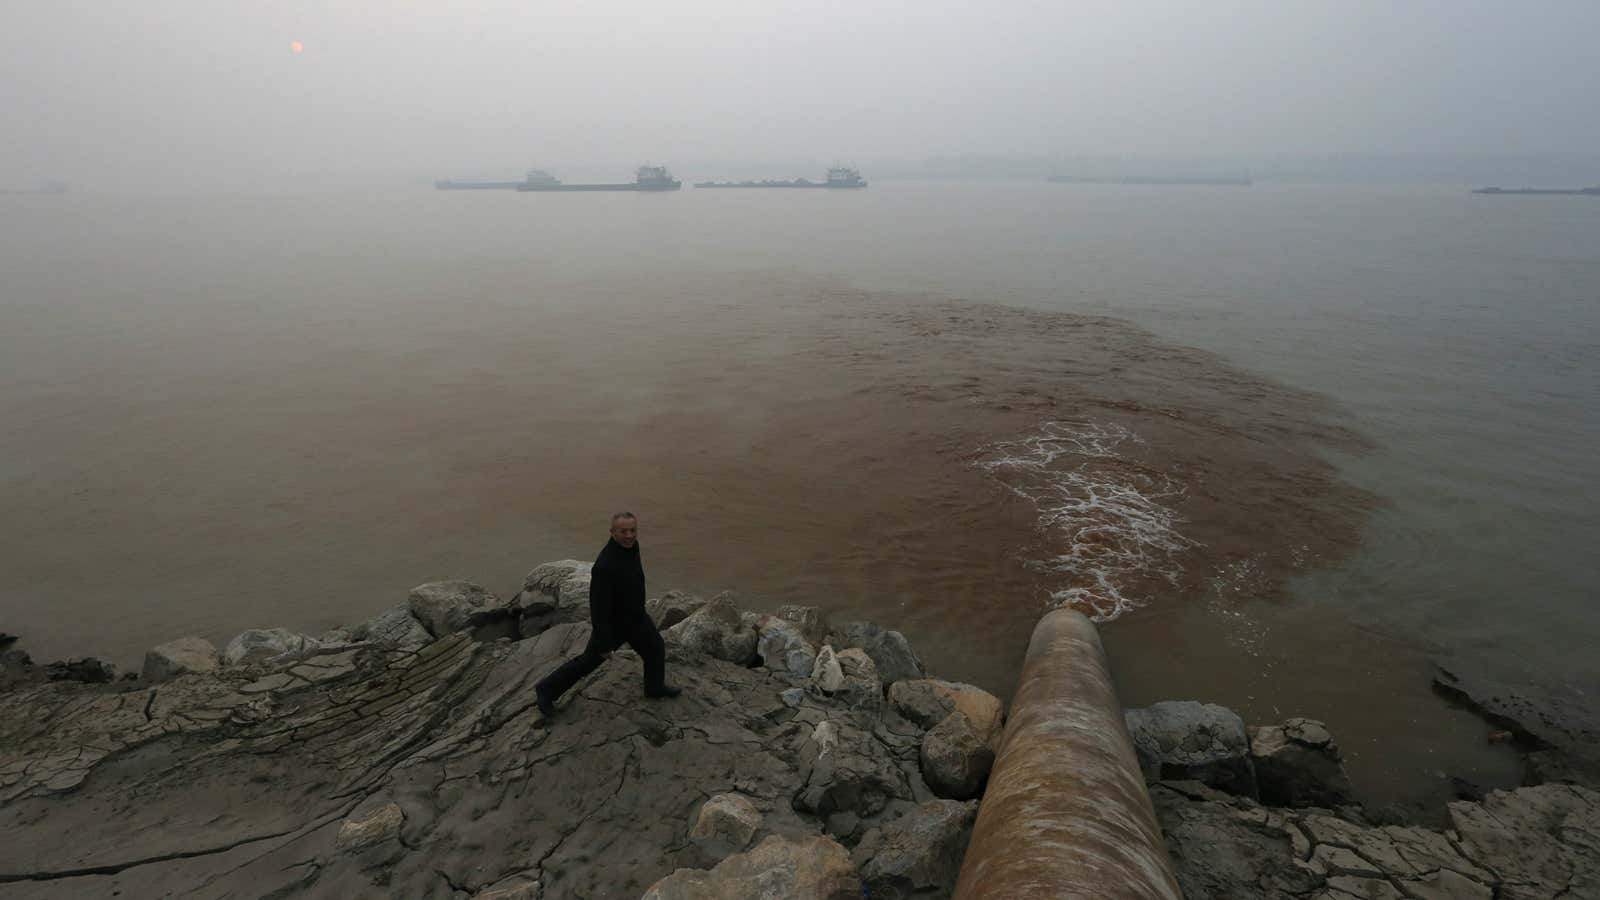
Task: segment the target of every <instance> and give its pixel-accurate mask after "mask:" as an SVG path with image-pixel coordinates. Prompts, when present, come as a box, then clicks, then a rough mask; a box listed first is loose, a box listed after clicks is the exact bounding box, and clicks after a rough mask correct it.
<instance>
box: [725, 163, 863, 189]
mask: <svg viewBox="0 0 1600 900" xmlns="http://www.w3.org/2000/svg"><path fill="white" fill-rule="evenodd" d="M866 186H867V183H866V181H864V180H862V178H861V172H860V171H858V170H856V169H851V168H846V167H844V166H835V167H833V168H831V169H829V170H828V180H826V181H811V180H809V179H805V178H796V179H794V180H793V181H777V180H773V179H767V180H764V181H701V182H698V183H696V184H695V187H697V188H834V189H839V188H864V187H866Z"/></svg>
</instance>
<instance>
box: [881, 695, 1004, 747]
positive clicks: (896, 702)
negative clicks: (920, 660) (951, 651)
mask: <svg viewBox="0 0 1600 900" xmlns="http://www.w3.org/2000/svg"><path fill="white" fill-rule="evenodd" d="M889 703H890V704H891V705H892V706H893V707H894V708H895V711H896V712H898V713H900V715H902V716H904V717H905V718H907V719H910V720H911V721H912V722H915V723H916V724H917V725H919V726H921V727H923V728H932V727H933V726H935V725H937V724H939V723H940V722H942V721H944V719H945V717H946V716H948V715H950V714H951V713H953V712H958V711H959V712H961V713H963V714H965V715H966V717H967V719H968V720H969V721H971V723H972V727H973V729H974V730H976V731H977V732H978V733H979V734H981V735H983V736H984V740H985V741H986V742H987V743H988V744H989V745H990V746H992V747H994V748H996V749H998V748H999V746H1000V736H1001V733H1002V732H1003V731H1004V728H1005V718H1004V714H1005V706H1004V705H1003V704H1002V703H1001V702H1000V698H999V697H996V696H995V695H993V694H991V693H989V692H988V691H986V690H983V689H982V688H976V687H973V686H972V685H970V684H962V683H961V682H959V681H940V680H939V679H937V678H919V679H913V680H909V681H896V682H895V683H894V684H891V685H889Z"/></svg>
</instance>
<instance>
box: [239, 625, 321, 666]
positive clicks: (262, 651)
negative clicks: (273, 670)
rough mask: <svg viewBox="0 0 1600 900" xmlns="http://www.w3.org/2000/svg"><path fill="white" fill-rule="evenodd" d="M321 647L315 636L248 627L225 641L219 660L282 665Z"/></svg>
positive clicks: (241, 663) (260, 664)
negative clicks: (226, 644)
mask: <svg viewBox="0 0 1600 900" xmlns="http://www.w3.org/2000/svg"><path fill="white" fill-rule="evenodd" d="M321 646H322V644H321V642H320V641H318V640H317V639H316V638H314V637H311V636H310V635H305V634H298V633H296V632H293V631H290V630H289V629H287V628H251V629H249V630H248V631H243V632H240V633H239V634H238V635H237V636H236V637H234V639H233V640H231V641H229V642H228V646H227V647H225V648H223V651H222V661H223V663H224V664H226V665H230V666H283V665H288V664H289V663H292V662H295V661H296V660H300V659H304V658H305V657H307V656H310V655H311V654H313V653H315V652H317V649H318V648H319V647H321Z"/></svg>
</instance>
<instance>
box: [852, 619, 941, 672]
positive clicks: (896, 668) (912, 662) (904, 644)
mask: <svg viewBox="0 0 1600 900" xmlns="http://www.w3.org/2000/svg"><path fill="white" fill-rule="evenodd" d="M833 634H834V646H836V647H839V648H841V649H847V648H850V647H860V648H861V649H862V650H865V651H866V652H867V655H868V656H870V657H872V662H873V664H875V665H876V666H877V667H878V677H879V678H880V679H882V681H883V683H884V684H886V685H890V684H894V683H895V682H897V681H905V680H910V679H915V678H923V677H926V674H927V670H926V669H924V668H923V665H922V660H920V659H918V658H917V654H916V653H915V652H913V651H912V649H911V643H910V642H909V641H907V640H906V638H905V635H903V634H901V633H900V632H898V631H890V630H889V629H886V628H883V627H882V626H880V625H877V624H875V623H873V622H845V623H842V624H840V625H838V626H835V628H834V631H833Z"/></svg>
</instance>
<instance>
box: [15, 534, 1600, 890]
mask: <svg viewBox="0 0 1600 900" xmlns="http://www.w3.org/2000/svg"><path fill="white" fill-rule="evenodd" d="M587 568H588V566H587V564H586V563H583V562H581V561H576V560H563V561H559V562H555V563H547V564H544V565H541V566H538V567H536V568H534V569H533V570H532V571H531V572H529V573H528V575H527V576H526V577H525V578H524V580H523V585H522V589H521V590H520V591H519V592H518V593H517V594H516V595H515V596H514V597H512V598H510V599H508V600H503V599H501V598H498V597H496V596H494V595H493V594H490V593H488V592H486V591H484V590H483V589H482V588H479V587H477V586H475V585H471V584H468V583H465V582H440V583H434V584H429V585H423V586H420V587H418V588H416V589H414V590H413V591H412V592H411V593H410V595H409V596H408V597H407V600H406V603H405V604H403V605H400V606H396V607H394V608H392V609H389V610H386V611H384V612H382V613H380V614H379V615H377V616H375V617H373V618H371V619H369V620H367V621H365V622H361V623H357V624H355V625H352V626H349V627H346V628H341V629H335V630H333V631H330V632H328V633H325V634H322V635H318V636H310V635H298V634H294V633H292V632H288V631H286V630H283V629H266V630H252V631H247V632H245V633H243V634H241V635H239V636H238V637H237V638H235V639H234V640H233V641H231V642H229V643H228V644H227V645H226V646H225V647H224V648H222V649H221V650H220V651H219V650H218V649H217V648H215V647H214V646H212V645H210V644H208V643H207V642H205V641H201V640H198V639H179V640H177V641H173V642H171V643H169V644H164V645H162V646H161V647H158V648H155V649H153V650H152V651H151V652H150V653H149V654H148V655H147V657H146V659H145V665H144V667H143V670H142V672H141V673H140V674H139V675H138V676H137V677H133V678H117V677H116V676H115V673H114V672H113V671H109V670H107V669H106V668H105V667H103V666H99V665H95V664H93V663H86V662H83V661H78V663H77V664H76V665H65V666H60V667H48V666H35V665H32V663H31V661H28V660H26V658H25V656H24V655H22V654H20V653H18V652H17V651H15V650H12V651H7V657H6V665H5V669H6V671H5V675H4V679H5V681H4V685H3V688H4V690H3V693H0V747H3V748H4V749H3V750H0V835H3V837H4V843H5V845H6V847H7V848H8V852H7V854H6V862H5V866H4V871H0V897H30V898H35V897H37V898H52V897H82V896H100V895H106V896H109V895H113V894H115V895H117V896H121V897H130V898H136V897H157V896H167V895H171V894H178V895H183V896H201V897H227V896H252V897H256V896H267V897H276V898H287V897H300V896H305V897H320V896H328V897H359V896H407V897H439V898H446V897H448V898H452V900H453V898H467V897H472V898H479V900H511V898H539V897H545V898H559V897H596V896H605V897H638V896H643V897H651V898H657V900H668V898H678V897H723V896H726V897H744V896H750V889H751V885H752V884H753V883H754V879H756V878H758V877H760V878H764V879H769V880H770V879H771V878H774V877H776V878H780V879H786V880H785V881H784V882H783V886H782V887H781V888H780V890H781V891H782V892H784V895H785V896H791V897H828V898H840V900H843V898H846V897H848V898H851V900H854V898H857V897H860V896H862V889H863V886H865V887H866V888H867V889H869V890H870V891H871V896H872V897H874V898H881V897H895V896H913V895H914V896H918V897H922V896H928V897H938V896H948V895H949V892H950V890H951V889H952V887H953V885H954V881H955V876H956V873H957V871H958V870H959V867H960V864H961V855H962V851H963V849H964V847H965V845H966V840H967V834H968V832H969V830H970V827H971V824H972V821H973V818H974V816H975V814H976V811H977V806H978V803H977V801H978V799H979V798H980V797H981V792H982V788H983V785H984V780H985V778H986V777H987V774H988V767H989V765H990V764H991V763H992V761H993V758H994V753H995V751H996V749H997V748H998V746H999V744H1000V741H1001V740H1002V738H1003V722H1004V713H1003V705H1002V703H1001V701H1000V700H999V699H998V698H996V697H994V696H992V695H990V694H988V693H986V692H984V691H982V690H980V689H977V688H974V687H971V686H968V685H963V684H959V683H954V682H946V681H940V680H938V679H936V678H932V677H930V676H929V673H927V672H926V671H925V669H924V667H923V665H922V662H921V660H920V659H919V658H918V656H917V654H916V653H915V652H914V650H913V648H912V647H911V646H910V645H909V643H908V642H907V641H906V640H905V639H904V638H903V637H902V636H901V635H900V634H899V633H898V632H896V631H893V630H890V629H886V628H883V627H880V626H877V625H873V624H870V623H861V622H855V623H849V622H838V623H833V622H830V621H829V620H828V617H827V616H826V615H824V614H823V613H822V612H821V611H819V610H817V609H815V608H810V607H800V606H791V607H784V608H781V609H779V610H777V611H775V612H773V613H771V614H763V613H758V612H755V611H751V610H744V609H741V608H740V607H739V604H738V602H737V598H734V597H732V596H730V595H719V596H717V597H713V598H710V599H705V598H701V597H696V596H692V595H687V594H682V593H676V592H673V593H668V594H666V595H663V596H661V597H658V598H654V599H652V600H651V601H650V605H649V608H650V612H651V614H652V616H654V617H655V619H656V621H657V624H658V625H659V626H660V627H662V628H663V629H664V632H665V638H666V641H667V646H668V659H669V664H668V665H669V675H670V677H671V678H672V679H673V680H674V681H676V682H677V683H678V684H680V685H681V686H682V687H683V688H684V694H683V696H681V697H679V698H676V699H671V700H646V699H644V698H643V697H642V696H641V692H640V686H639V674H640V670H639V663H638V661H637V659H636V658H634V656H633V654H632V653H631V652H630V651H619V652H618V653H617V654H615V658H614V659H613V660H612V661H611V662H610V663H608V664H607V665H605V666H603V667H602V668H601V669H600V670H599V671H598V672H596V673H595V674H594V675H592V676H590V677H589V678H588V679H586V680H585V681H584V682H581V683H580V684H579V685H578V687H577V688H575V689H574V690H573V691H572V692H571V693H570V694H569V695H568V698H570V699H568V698H564V699H563V702H562V704H561V708H560V709H559V711H558V715H557V716H556V717H555V718H554V719H552V720H546V719H545V718H544V717H543V716H542V715H541V714H540V713H539V712H538V710H537V708H536V707H535V705H534V703H533V691H532V685H533V683H534V681H536V680H537V679H538V678H539V677H541V676H542V675H543V674H544V673H545V672H547V671H549V669H551V668H552V667H554V666H555V665H557V664H558V663H559V662H560V661H561V660H562V659H564V658H566V657H568V656H570V655H572V654H573V653H575V652H576V651H577V649H578V648H579V647H581V646H582V644H583V642H584V641H585V640H586V639H587V636H588V625H587V621H586V620H587V591H588V581H587V574H586V573H587ZM1480 702H1485V703H1487V701H1480ZM1507 717H1508V718H1509V715H1508V714H1507ZM1129 725H1130V732H1131V733H1132V735H1133V737H1134V740H1135V744H1136V746H1138V747H1139V748H1140V752H1141V762H1142V763H1144V764H1145V768H1146V777H1147V780H1148V781H1150V782H1151V783H1152V785H1153V787H1152V796H1153V798H1154V801H1155V806H1156V809H1157V811H1158V812H1159V814H1160V816H1161V821H1162V826H1163V829H1164V830H1165V831H1166V833H1167V841H1168V846H1169V850H1170V851H1171V854H1172V859H1173V864H1174V868H1175V870H1176V871H1177V873H1178V877H1179V881H1180V883H1181V884H1182V885H1183V886H1184V889H1185V891H1186V893H1187V895H1188V896H1190V897H1191V898H1194V897H1230V898H1231V897H1249V896H1307V897H1310V896H1319V897H1330V898H1333V897H1337V898H1344V897H1346V896H1358V897H1359V896H1370V897H1385V896H1395V897H1400V896H1430V897H1431V896H1451V897H1454V896H1462V897H1467V896H1508V897H1510V896H1517V897H1522V896H1527V897H1533V896H1550V897H1554V896H1558V895H1560V891H1562V890H1565V891H1567V894H1566V895H1567V896H1583V895H1584V894H1583V891H1584V890H1587V889H1589V887H1590V886H1592V885H1595V884H1600V882H1596V881H1595V880H1594V879H1595V878H1596V877H1597V876H1596V873H1600V855H1597V853H1596V849H1595V847H1596V845H1595V836H1596V835H1597V834H1600V795H1597V794H1595V793H1594V792H1593V791H1592V790H1590V788H1589V787H1587V786H1584V785H1583V784H1553V783H1552V784H1545V785H1542V786H1539V787H1529V788H1523V789H1519V790H1517V791H1513V792H1493V793H1491V794H1489V795H1488V796H1486V797H1483V798H1481V800H1461V801H1457V802H1456V803H1453V804H1451V805H1450V807H1449V810H1448V816H1449V819H1450V821H1449V823H1447V824H1448V827H1446V828H1444V829H1440V830H1432V829H1428V828H1425V827H1422V826H1418V825H1412V824H1409V823H1395V822H1385V821H1383V818H1382V815H1381V814H1377V813H1373V812H1370V811H1366V810H1362V809H1360V808H1359V807H1356V806H1354V805H1351V804H1350V803H1349V795H1348V779H1347V778H1345V776H1344V774H1343V770H1342V764H1341V762H1340V758H1339V753H1338V749H1337V744H1336V742H1335V741H1334V740H1333V737H1332V736H1331V735H1328V734H1327V733H1326V731H1325V730H1321V729H1320V726H1318V725H1317V723H1314V722H1309V721H1308V720H1299V719H1294V720H1289V721H1287V722H1284V723H1278V724H1273V725H1266V726H1259V727H1257V728H1254V729H1247V728H1246V726H1245V725H1244V723H1243V721H1242V720H1240V719H1239V717H1238V716H1236V715H1233V714H1232V713H1231V712H1229V711H1227V710H1224V709H1222V708H1221V707H1205V706H1202V705H1201V704H1197V703H1190V704H1184V703H1179V704H1171V705H1167V704H1158V705H1157V706H1156V707H1150V708H1148V709H1144V710H1133V711H1130V715H1129ZM1528 734H1529V735H1530V736H1533V737H1537V735H1535V734H1534V733H1533V732H1532V731H1531V730H1530V731H1529V732H1528ZM1516 739H1517V740H1519V741H1520V740H1524V738H1522V737H1516ZM1538 739H1539V740H1541V741H1545V744H1546V745H1545V746H1543V747H1541V748H1540V749H1539V750H1537V751H1534V752H1548V751H1556V756H1557V757H1559V758H1562V759H1570V758H1573V756H1572V754H1571V753H1569V752H1567V751H1566V750H1561V749H1560V748H1558V747H1555V746H1554V745H1553V744H1551V741H1550V738H1549V736H1548V735H1547V736H1546V737H1544V738H1538ZM1530 746H1531V745H1530ZM1569 749H1570V748H1569ZM1542 771H1544V772H1546V773H1551V774H1557V775H1559V777H1568V776H1569V775H1572V773H1577V772H1580V769H1579V768H1577V767H1568V768H1567V769H1565V770H1562V773H1564V774H1562V773H1557V770H1556V769H1555V768H1554V767H1553V766H1552V765H1551V764H1550V763H1548V762H1547V763H1545V764H1544V766H1543V769H1542ZM773 873H778V874H777V875H774V874H773ZM1586 879H1587V880H1586ZM1547 889H1548V890H1547ZM1497 891H1498V892H1499V893H1498V894H1496V893H1495V892H1497ZM1274 892H1276V893H1274ZM1341 892H1343V893H1341ZM1452 892H1453V893H1452Z"/></svg>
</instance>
